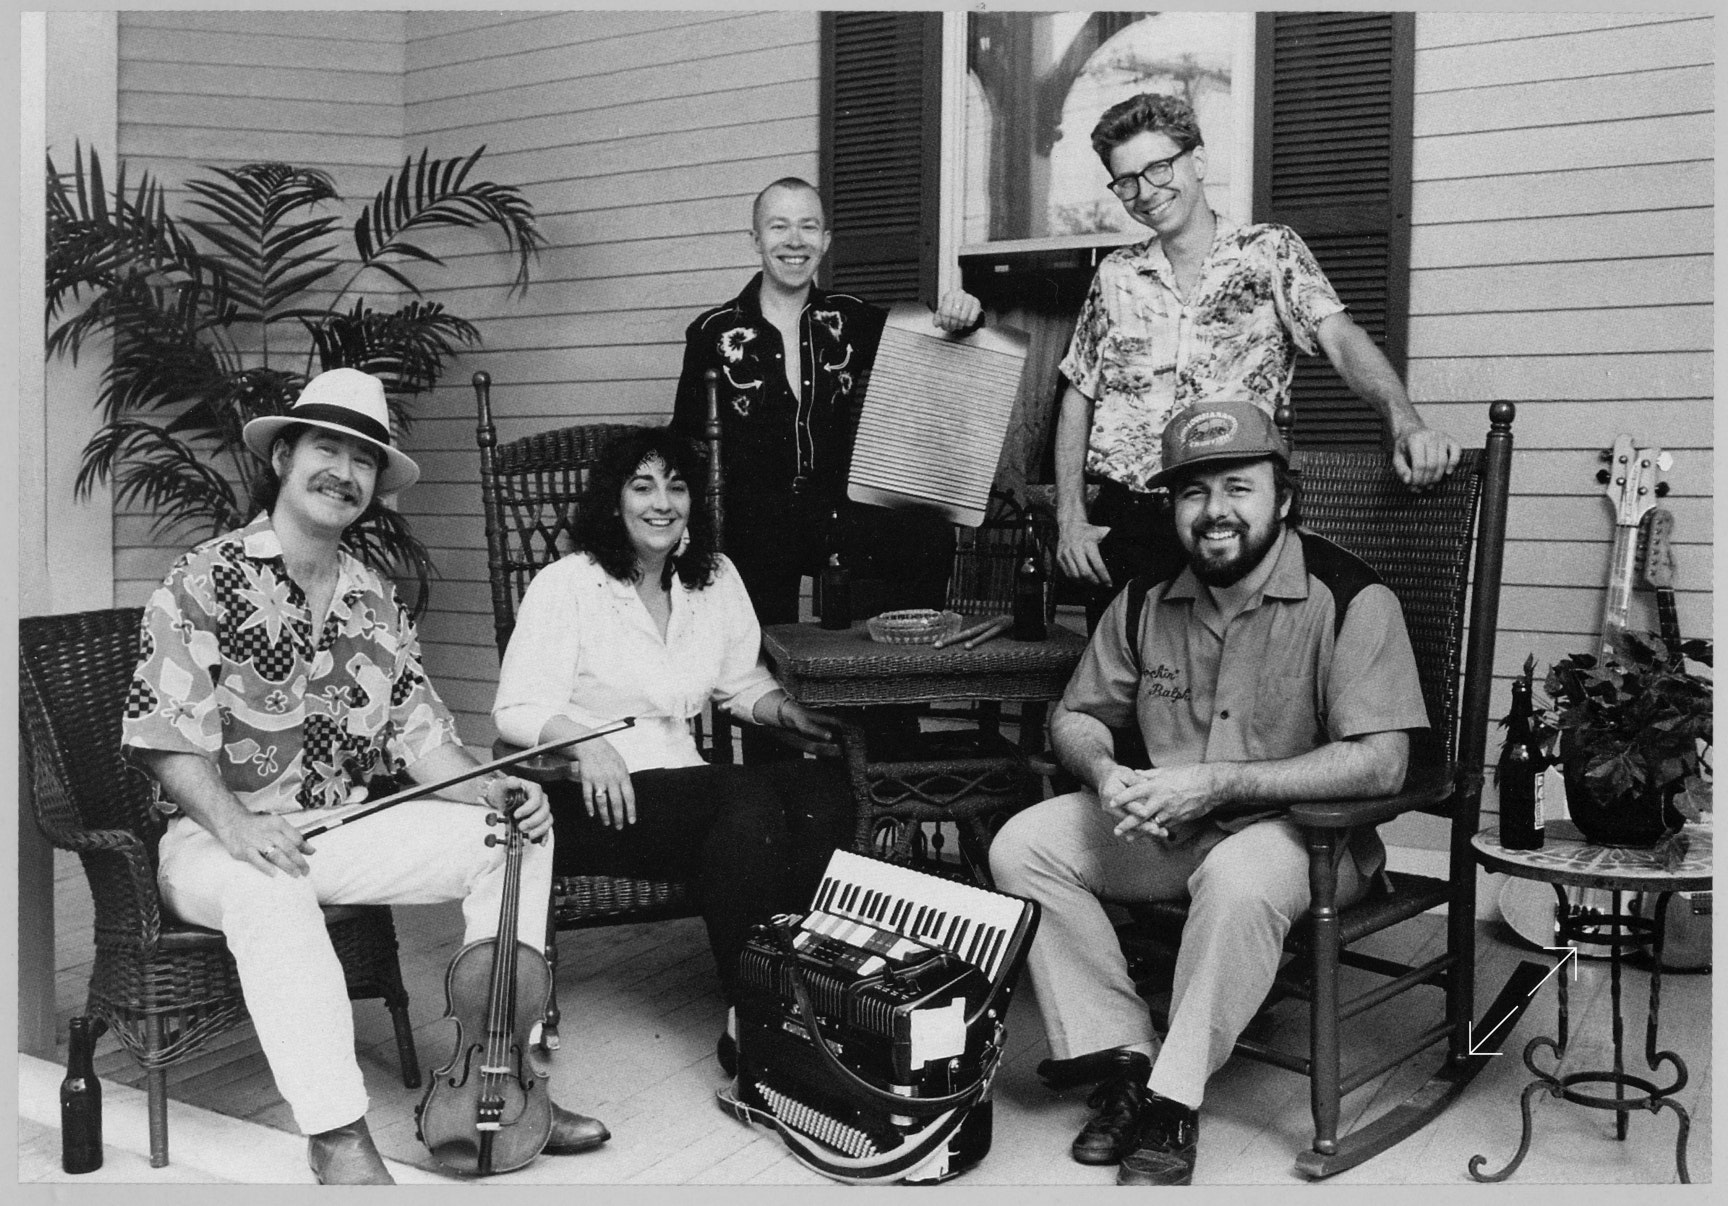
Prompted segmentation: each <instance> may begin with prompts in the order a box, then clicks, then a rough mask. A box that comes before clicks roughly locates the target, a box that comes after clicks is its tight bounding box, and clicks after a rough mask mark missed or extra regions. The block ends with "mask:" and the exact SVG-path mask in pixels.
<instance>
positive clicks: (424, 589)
mask: <svg viewBox="0 0 1728 1206" xmlns="http://www.w3.org/2000/svg"><path fill="white" fill-rule="evenodd" d="M342 539H343V543H344V544H346V545H347V546H348V548H349V551H351V552H352V553H353V554H354V555H355V556H356V557H358V558H360V559H361V560H362V561H364V562H366V563H367V564H368V565H370V566H372V567H373V568H374V569H376V570H378V571H379V572H380V573H384V574H389V575H391V576H392V577H400V576H401V575H403V574H412V575H413V576H414V602H413V604H412V605H411V606H410V608H409V611H410V614H412V616H413V617H414V619H416V620H418V619H419V618H420V617H421V616H423V615H425V614H426V607H427V605H428V603H429V602H430V601H431V598H432V578H433V576H434V575H436V574H437V566H435V565H434V564H433V563H432V554H431V553H430V552H429V551H428V550H427V548H426V546H425V545H424V544H422V543H421V542H420V538H419V537H417V536H415V535H414V530H413V529H412V528H411V527H410V526H409V524H408V521H407V520H406V519H405V518H403V516H402V514H401V512H399V511H394V510H392V509H390V508H389V507H379V508H378V509H377V510H376V511H375V512H374V513H373V515H372V516H371V518H369V519H368V520H366V522H364V523H358V524H355V525H354V526H353V527H351V528H349V529H348V531H347V533H346V534H345V535H344V536H343V538H342Z"/></svg>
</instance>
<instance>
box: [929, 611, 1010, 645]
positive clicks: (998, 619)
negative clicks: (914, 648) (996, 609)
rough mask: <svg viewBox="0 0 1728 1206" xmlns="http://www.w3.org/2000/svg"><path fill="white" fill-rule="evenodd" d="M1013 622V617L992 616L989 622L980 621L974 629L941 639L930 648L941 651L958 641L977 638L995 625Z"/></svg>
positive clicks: (967, 629) (962, 630) (965, 629)
mask: <svg viewBox="0 0 1728 1206" xmlns="http://www.w3.org/2000/svg"><path fill="white" fill-rule="evenodd" d="M1013 622H1014V617H1013V616H1008V615H1001V616H991V617H990V618H989V619H987V620H980V621H978V623H976V624H974V625H972V627H970V628H963V629H961V630H960V631H959V632H956V633H955V634H954V635H953V636H945V637H941V638H939V639H937V640H934V641H932V642H930V647H931V648H932V649H940V648H942V647H943V646H944V645H952V644H954V643H955V642H956V641H964V640H966V639H967V638H968V637H975V636H977V635H978V634H979V633H981V632H983V631H984V630H985V629H986V628H989V627H991V626H992V625H994V624H1003V623H1008V624H1011V623H1013Z"/></svg>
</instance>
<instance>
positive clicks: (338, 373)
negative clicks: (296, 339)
mask: <svg viewBox="0 0 1728 1206" xmlns="http://www.w3.org/2000/svg"><path fill="white" fill-rule="evenodd" d="M292 423H306V424H309V425H311V426H313V427H324V428H327V429H329V430H330V431H339V432H341V433H342V434H343V435H347V436H354V437H355V438H356V439H361V440H365V441H366V442H367V443H368V444H372V445H374V446H375V447H377V449H378V451H379V452H380V453H382V454H383V457H384V464H383V466H382V467H381V468H380V469H379V470H378V485H377V491H378V493H379V494H394V493H395V492H396V491H398V490H405V489H407V488H408V487H409V486H412V485H413V484H414V483H415V482H417V481H419V480H420V466H418V465H416V464H415V463H414V462H413V461H412V460H411V459H410V458H409V457H408V454H407V453H405V452H402V451H400V450H399V449H397V448H396V447H395V446H394V445H392V444H391V443H390V408H389V406H388V405H387V404H386V403H385V401H384V383H383V382H382V381H380V380H378V378H376V377H374V376H373V375H372V374H371V373H363V372H361V371H360V370H359V369H351V368H335V369H330V370H328V371H327V372H322V373H319V374H318V375H317V376H316V377H314V378H312V380H310V381H308V382H307V383H306V388H305V389H303V390H301V391H300V397H299V398H298V399H296V400H295V402H294V406H293V408H292V409H291V410H289V412H288V413H287V414H285V415H266V416H265V417H264V418H261V419H253V420H252V421H251V422H250V423H248V424H246V427H245V430H244V431H242V432H241V433H240V434H241V438H242V439H244V440H245V441H246V447H248V448H250V449H251V450H252V451H253V452H256V453H257V454H258V455H259V456H261V457H263V458H264V459H265V460H269V459H270V444H271V442H272V441H274V440H275V439H276V433H277V432H279V431H281V430H282V429H283V428H284V427H287V426H288V425H289V424H292Z"/></svg>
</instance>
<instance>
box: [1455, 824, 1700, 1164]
mask: <svg viewBox="0 0 1728 1206" xmlns="http://www.w3.org/2000/svg"><path fill="white" fill-rule="evenodd" d="M1683 833H1684V834H1685V836H1686V838H1687V842H1688V848H1687V851H1686V854H1685V857H1684V858H1683V859H1682V860H1681V861H1680V862H1678V863H1677V864H1676V865H1674V866H1665V865H1664V864H1663V861H1662V860H1661V859H1660V858H1659V857H1658V855H1657V852H1656V851H1655V850H1654V849H1639V848H1636V847H1629V846H1597V845H1593V844H1591V843H1589V842H1586V841H1584V840H1582V838H1581V837H1579V836H1578V835H1577V830H1576V829H1573V828H1572V826H1571V825H1570V824H1569V823H1566V822H1561V823H1558V824H1553V825H1550V826H1549V827H1548V837H1547V841H1546V842H1545V843H1544V845H1543V846H1542V848H1541V849H1538V850H1508V849H1506V848H1505V847H1504V846H1502V845H1501V844H1500V831H1499V829H1497V828H1491V829H1485V830H1483V831H1482V832H1481V833H1479V834H1477V835H1476V836H1475V837H1474V838H1472V839H1471V843H1470V844H1471V845H1472V846H1473V847H1474V848H1475V855H1476V861H1477V862H1479V863H1481V864H1482V865H1483V866H1484V867H1486V868H1487V869H1488V870H1490V871H1498V872H1501V873H1502V874H1505V875H1515V876H1518V877H1520V878H1522V879H1532V880H1539V881H1542V882H1545V883H1549V884H1552V885H1553V886H1554V895H1555V897H1556V898H1557V901H1558V903H1557V904H1556V906H1555V911H1554V915H1555V922H1556V925H1557V928H1558V936H1559V940H1560V942H1562V943H1566V944H1571V943H1587V944H1590V945H1595V946H1605V947H1607V948H1608V956H1609V983H1610V996H1611V1001H1612V1016H1613V1040H1614V1067H1613V1068H1612V1069H1604V1070H1601V1071H1582V1072H1569V1073H1566V1074H1565V1075H1561V1074H1560V1072H1559V1068H1560V1063H1561V1061H1562V1060H1563V1059H1564V1058H1565V1056H1566V1044H1567V1040H1568V1020H1569V1015H1568V1008H1567V1006H1568V1001H1567V981H1568V977H1567V976H1566V975H1565V974H1561V975H1560V976H1559V977H1558V980H1559V1037H1558V1038H1546V1037H1537V1038H1533V1039H1531V1040H1530V1042H1529V1043H1527V1044H1526V1045H1525V1047H1524V1066H1525V1067H1527V1068H1529V1069H1530V1071H1531V1072H1532V1073H1533V1074H1534V1075H1535V1076H1536V1079H1535V1080H1533V1081H1531V1082H1530V1083H1529V1084H1528V1085H1526V1086H1525V1088H1524V1095H1523V1098H1522V1100H1521V1106H1522V1109H1523V1115H1524V1124H1523V1132H1522V1134H1521V1135H1520V1136H1519V1139H1518V1151H1517V1153H1516V1154H1515V1155H1514V1156H1513V1157H1512V1159H1511V1161H1510V1162H1509V1163H1508V1164H1507V1165H1506V1167H1505V1168H1503V1169H1501V1170H1500V1171H1499V1172H1497V1173H1484V1172H1482V1171H1480V1170H1481V1168H1482V1165H1484V1164H1485V1163H1487V1157H1486V1156H1480V1155H1478V1156H1472V1157H1471V1158H1470V1169H1469V1171H1470V1175H1471V1176H1472V1177H1473V1178H1475V1179H1476V1180H1478V1181H1503V1180H1505V1179H1506V1178H1507V1177H1509V1176H1511V1175H1512V1174H1513V1173H1514V1172H1516V1171H1517V1169H1518V1166H1519V1165H1520V1164H1521V1163H1523V1161H1524V1156H1525V1154H1526V1153H1527V1152H1528V1151H1529V1150H1530V1135H1531V1128H1532V1125H1533V1116H1532V1114H1531V1103H1532V1101H1533V1099H1534V1098H1535V1097H1536V1095H1537V1094H1538V1093H1542V1092H1547V1093H1548V1094H1549V1095H1550V1096H1552V1097H1559V1098H1563V1099H1564V1100H1566V1101H1570V1102H1574V1103H1576V1104H1578V1105H1582V1106H1588V1107H1590V1108H1592V1109H1598V1110H1613V1111H1614V1113H1615V1119H1614V1135H1615V1138H1617V1139H1625V1138H1626V1132H1627V1116H1628V1115H1629V1114H1630V1113H1631V1111H1633V1110H1649V1111H1650V1112H1651V1113H1653V1114H1654V1113H1660V1112H1661V1111H1662V1110H1664V1109H1668V1110H1673V1111H1674V1114H1675V1116H1676V1117H1677V1118H1678V1120H1679V1134H1678V1135H1677V1136H1676V1138H1675V1141H1674V1162H1675V1166H1676V1167H1677V1168H1678V1170H1679V1173H1680V1180H1681V1181H1682V1182H1686V1183H1689V1182H1690V1181H1691V1178H1690V1177H1689V1176H1688V1175H1687V1172H1686V1140H1687V1136H1688V1135H1689V1134H1690V1132H1691V1129H1692V1119H1691V1116H1690V1115H1689V1114H1688V1113H1687V1112H1686V1108H1685V1107H1684V1106H1682V1105H1680V1104H1679V1103H1678V1102H1676V1101H1673V1100H1672V1097H1673V1095H1674V1094H1675V1093H1677V1092H1679V1091H1680V1089H1682V1088H1683V1087H1684V1086H1685V1084H1686V1081H1687V1071H1686V1063H1685V1061H1684V1060H1682V1059H1681V1058H1680V1056H1679V1055H1677V1054H1675V1053H1674V1052H1672V1051H1660V1050H1658V1049H1657V1047H1656V1035H1657V1023H1658V1019H1659V1016H1660V1012H1661V1006H1662V937H1663V928H1664V923H1665V922H1666V920H1667V915H1668V902H1669V899H1670V898H1671V897H1672V896H1673V894H1674V893H1675V892H1698V891H1705V890H1708V889H1709V887H1710V883H1711V864H1712V846H1713V843H1712V839H1711V831H1710V829H1709V827H1701V826H1696V825H1690V826H1687V827H1686V829H1685V830H1684V831H1683ZM1568 887H1573V888H1598V889H1603V890H1606V891H1608V892H1610V893H1612V902H1613V903H1612V905H1611V906H1610V910H1609V912H1608V913H1606V914H1603V913H1599V912H1597V911H1596V910H1594V909H1582V908H1578V907H1576V906H1574V905H1572V904H1571V902H1570V901H1569V900H1568V898H1567V896H1566V889H1567V888H1568ZM1622 892H1643V893H1651V894H1655V895H1656V898H1657V900H1656V910H1655V914H1654V916H1652V917H1648V918H1646V917H1641V916H1639V915H1638V914H1636V913H1633V912H1629V911H1627V910H1625V909H1623V908H1622V907H1621V905H1622V900H1621V893H1622ZM1640 946H1648V947H1649V948H1650V951H1651V955H1652V959H1651V968H1650V1010H1649V1014H1648V1017H1647V1019H1646V1022H1645V1031H1644V1063H1645V1065H1646V1066H1647V1067H1648V1069H1649V1072H1650V1075H1648V1076H1645V1075H1634V1074H1632V1073H1629V1072H1627V1071H1626V1060H1625V1043H1624V1028H1625V1020H1624V1017H1623V1016H1622V1013H1621V1008H1620V953H1621V951H1622V949H1624V948H1627V947H1640ZM1544 1051H1546V1052H1547V1053H1548V1054H1549V1055H1550V1056H1551V1057H1552V1059H1553V1064H1554V1066H1553V1068H1552V1069H1551V1070H1545V1069H1543V1068H1542V1067H1540V1066H1538V1064H1537V1059H1536V1057H1537V1056H1538V1054H1539V1053H1541V1052H1544ZM1663 1064H1667V1065H1669V1066H1670V1067H1671V1068H1672V1070H1673V1077H1674V1079H1673V1081H1672V1082H1671V1083H1669V1084H1667V1085H1660V1086H1659V1085H1658V1084H1657V1083H1656V1080H1655V1079H1654V1077H1655V1075H1656V1073H1657V1071H1658V1069H1659V1067H1660V1066H1661V1065H1663ZM1584 1086H1597V1087H1600V1086H1609V1087H1611V1088H1612V1093H1611V1094H1610V1093H1608V1092H1606V1091H1592V1090H1591V1089H1589V1088H1586V1087H1584ZM1629 1091H1630V1095H1629Z"/></svg>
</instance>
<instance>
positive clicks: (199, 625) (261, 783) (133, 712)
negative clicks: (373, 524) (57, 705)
mask: <svg viewBox="0 0 1728 1206" xmlns="http://www.w3.org/2000/svg"><path fill="white" fill-rule="evenodd" d="M142 637H143V649H142V655H141V659H140V661H139V663H138V669H137V672H136V674H135V675H134V677H133V679H132V687H131V691H130V693H129V695H128V697H127V700H126V715H125V718H124V722H123V725H122V733H121V740H122V743H123V745H125V746H126V747H128V748H130V749H140V750H171V751H176V752H181V753H190V754H200V755H203V756H205V757H208V758H210V759H212V760H213V761H215V763H216V765H217V767H218V769H219V771H220V773H221V775H222V782H223V783H224V784H225V785H226V786H227V787H228V789H229V790H230V791H232V792H233V793H234V794H235V796H237V797H238V798H239V800H240V802H241V803H242V804H243V805H245V806H246V807H247V808H248V809H250V810H251V811H253V812H265V813H280V812H292V811H295V810H297V809H302V808H328V807H333V806H335V805H340V804H342V803H345V802H346V800H347V797H348V793H349V791H350V789H351V788H353V787H354V786H356V785H359V784H364V783H365V782H366V781H367V780H368V779H369V778H370V777H371V776H372V775H373V774H375V773H395V772H396V771H399V770H401V769H403V768H405V767H408V766H412V765H413V764H414V763H415V762H417V761H419V760H420V759H421V758H423V757H425V756H426V755H427V754H430V753H431V752H432V751H433V750H435V749H437V748H438V747H439V746H442V745H449V744H452V743H455V742H457V741H458V737H457V733H456V724H455V721H454V720H453V719H452V717H451V715H450V710H449V709H448V708H446V707H445V706H444V703H443V701H442V700H440V699H439V698H438V693H437V692H436V691H435V690H433V687H432V684H431V683H430V682H428V681H427V679H426V673H425V670H424V669H423V668H422V666H421V661H420V645H419V639H418V637H417V636H416V634H415V630H414V623H413V621H412V620H411V619H410V618H409V616H408V613H407V611H406V610H405V609H404V608H403V606H402V604H401V602H400V600H398V599H397V597H396V591H395V588H394V587H392V586H390V585H389V584H388V583H386V582H385V581H384V579H382V578H381V577H380V576H379V575H378V574H377V573H376V572H375V571H373V570H372V569H370V568H368V567H367V566H366V565H364V564H363V563H362V562H361V561H360V560H359V559H358V558H356V557H354V556H353V555H352V554H350V553H349V552H348V551H347V550H345V549H344V550H343V551H342V552H341V553H340V555H339V564H338V570H337V581H336V590H335V593H334V595H333V597H332V599H331V604H330V611H329V614H328V615H327V616H326V617H325V619H324V623H323V625H322V627H321V628H319V630H318V631H317V633H316V634H314V632H313V625H312V616H311V612H310V608H309V606H308V603H307V599H306V595H305V593H304V592H303V591H302V590H301V589H300V585H299V584H298V583H297V582H295V581H294V579H293V578H291V577H290V576H289V575H288V572H287V570H286V568H285V567H284V565H283V561H282V545H281V542H280V540H279V539H278V538H277V535H276V531H275V529H274V528H273V527H272V526H271V524H270V517H269V515H267V514H260V515H259V516H258V518H256V519H254V520H253V521H252V522H251V523H249V524H248V525H246V526H245V527H244V528H240V529H238V530H236V531H233V532H229V533H227V534H226V535H223V536H218V537H216V538H215V539H214V540H209V541H206V542H205V543H203V544H201V545H199V546H197V547H196V548H194V549H192V550H191V551H190V552H189V553H187V554H186V555H184V556H183V557H181V558H180V560H179V561H177V562H176V563H175V565H174V568H173V569H172V570H170V571H169V573H168V577H167V579H166V580H165V581H164V582H163V584H162V585H161V586H160V587H158V588H157V590H156V592H155V594H153V595H151V596H150V602H149V604H148V605H147V606H146V607H145V609H144V622H143V633H142ZM168 807H169V810H172V809H171V806H168Z"/></svg>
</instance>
